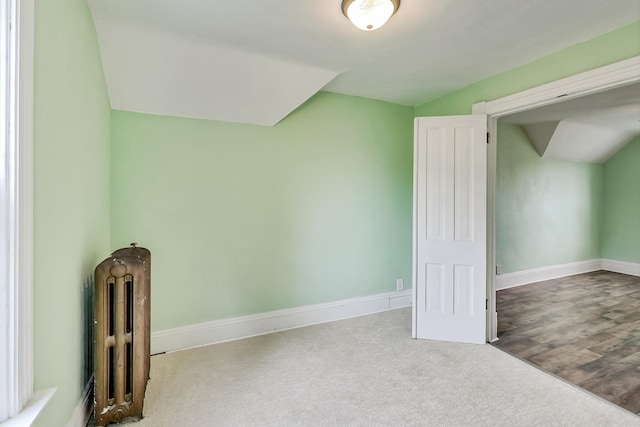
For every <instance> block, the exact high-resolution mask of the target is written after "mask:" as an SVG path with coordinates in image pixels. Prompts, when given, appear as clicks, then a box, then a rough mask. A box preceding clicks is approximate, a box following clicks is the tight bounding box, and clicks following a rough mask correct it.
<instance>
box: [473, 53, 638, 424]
mask: <svg viewBox="0 0 640 427" xmlns="http://www.w3.org/2000/svg"><path fill="white" fill-rule="evenodd" d="M634 67H635V70H636V71H635V73H636V75H635V76H629V75H628V74H626V72H625V71H624V70H625V69H626V70H628V69H632V68H634ZM604 69H606V70H604ZM604 69H598V70H594V71H591V72H588V73H583V74H581V75H578V76H574V77H572V78H569V79H564V80H562V81H559V82H555V83H552V84H550V85H545V86H542V87H540V88H535V89H532V90H530V91H525V92H523V93H521V94H516V95H513V96H511V97H507V98H504V99H501V100H497V101H493V102H490V103H482V104H477V105H475V106H474V113H487V114H488V119H489V128H490V129H491V142H492V144H490V147H489V151H490V152H489V159H488V161H489V174H488V181H489V189H488V190H489V200H488V210H489V213H488V227H489V229H490V232H489V236H488V254H489V262H488V268H487V270H488V272H489V273H488V278H487V284H488V292H487V295H488V297H489V300H490V302H489V306H490V307H491V309H490V310H489V311H488V315H487V326H488V330H489V333H488V336H487V340H488V341H493V342H494V344H495V345H496V346H497V347H501V348H503V349H505V350H506V351H507V352H510V353H511V354H513V355H515V356H516V357H518V358H521V359H523V360H526V361H528V362H529V363H532V364H534V365H536V366H538V367H540V368H541V369H543V370H545V371H547V372H550V373H552V374H555V375H558V376H560V377H561V378H564V379H565V380H567V381H569V382H572V383H574V384H576V385H578V386H581V387H583V388H585V389H587V390H589V391H591V392H593V393H594V394H597V395H600V396H601V397H603V398H605V399H607V400H610V401H612V402H613V403H615V404H618V405H619V406H622V407H625V408H627V409H629V410H631V411H632V412H634V413H636V414H640V375H637V378H636V375H635V373H634V372H631V371H633V370H634V369H635V368H634V367H635V366H637V363H638V360H635V359H634V360H633V361H632V360H631V359H633V358H634V357H640V353H639V352H638V351H637V349H638V346H639V344H640V341H638V339H639V338H640V337H638V336H636V335H637V334H634V332H633V331H635V330H636V329H637V321H638V320H639V319H636V318H628V316H632V317H633V316H634V315H635V313H637V311H638V307H640V278H639V277H636V276H640V271H638V272H635V269H639V270H640V265H638V263H637V260H635V258H634V259H633V260H631V261H633V262H631V263H625V262H624V260H623V261H622V262H620V261H616V260H608V259H605V260H603V259H601V256H600V253H601V252H600V245H601V242H600V238H601V235H602V234H603V233H604V232H605V231H606V232H610V230H602V232H601V230H600V229H599V228H598V227H599V226H600V224H601V223H603V221H602V218H600V215H601V214H602V206H603V197H604V196H603V192H604V193H605V194H606V192H607V191H610V190H609V189H608V188H603V187H607V184H606V180H604V179H603V173H604V172H603V169H604V170H607V167H606V166H603V165H602V164H603V163H605V162H607V161H608V159H609V158H614V157H616V154H615V153H616V152H619V154H618V155H617V157H621V158H623V159H624V158H625V157H627V156H628V154H629V153H627V151H629V150H631V151H633V150H636V149H635V148H625V145H626V144H627V143H629V142H630V143H629V145H634V146H639V147H640V138H639V137H638V134H639V133H640V125H639V124H638V120H637V118H638V117H639V114H638V111H640V84H638V81H640V74H639V73H638V70H640V61H639V58H632V59H630V60H627V61H623V62H621V63H617V64H613V65H612V66H609V67H604ZM603 71H606V72H603ZM589 76H591V77H593V79H591V78H589ZM580 81H582V82H588V83H587V84H586V85H584V86H583V87H582V88H580V89H579V90H576V91H572V90H569V89H572V88H573V86H572V85H573V84H576V83H577V84H580ZM536 96H538V98H536ZM543 98H544V99H543ZM627 104H628V105H627ZM540 106H547V107H545V108H538V107H540ZM629 106H631V108H632V110H633V111H632V113H631V116H630V117H631V120H629V123H630V127H631V129H630V132H631V133H632V132H635V135H634V134H627V135H626V136H625V137H624V138H623V139H625V140H624V141H622V140H621V139H620V138H618V140H617V141H614V142H615V143H613V145H610V146H608V147H603V144H593V147H591V148H590V145H589V143H588V141H587V142H586V143H585V141H586V140H594V141H595V140H596V139H599V140H603V139H606V138H605V135H603V134H598V132H597V130H598V126H594V125H597V124H598V120H600V119H601V123H600V124H608V125H612V122H613V121H615V120H616V117H615V115H613V114H611V111H612V109H614V110H615V109H617V112H616V114H617V115H618V116H619V115H620V114H619V113H620V112H621V109H622V107H625V108H626V107H629ZM604 107H608V108H609V110H610V111H609V114H605V115H604V116H601V117H600V119H599V118H598V117H597V116H598V115H597V114H594V111H595V110H597V109H599V110H602V109H603V108H604ZM568 111H571V113H568ZM561 113H562V114H565V115H567V116H566V117H559V116H558V114H561ZM554 114H555V116H553V115H554ZM580 114H582V115H583V116H585V115H586V116H588V117H589V119H590V121H591V123H589V122H588V121H587V122H585V121H584V120H582V121H581V120H579V119H578V118H577V116H579V115H580ZM563 120H564V122H563ZM612 127H614V128H616V127H617V129H618V130H619V131H624V130H625V129H624V128H625V125H623V124H622V123H617V124H616V125H615V126H612ZM578 128H582V130H587V134H584V133H583V135H582V136H581V137H580V136H578V137H576V136H575V135H578V134H579V133H580V132H578V133H575V132H574V133H572V132H573V131H577V130H578ZM567 135H574V136H573V137H569V138H567ZM563 137H564V141H563ZM505 140H509V141H505ZM636 140H637V141H636ZM571 141H573V142H574V143H575V142H576V141H578V142H579V143H580V144H581V145H579V146H575V145H574V146H571ZM501 143H502V144H503V145H502V146H501V145H500V144H501ZM510 143H513V144H514V145H507V144H510ZM616 144H617V145H616ZM592 148H593V149H592ZM634 152H635V151H634ZM545 157H546V159H547V162H548V164H547V165H543V159H545ZM523 159H525V161H524V167H523V163H522V160H523ZM527 159H528V161H529V162H528V163H527ZM548 159H554V160H548ZM514 160H520V163H518V161H514ZM510 161H511V163H508V162H510ZM612 161H613V160H612ZM531 162H533V163H531ZM562 162H567V165H568V166H567V167H568V168H569V169H572V168H573V172H575V173H574V175H576V174H577V175H580V179H583V182H582V184H579V187H580V189H577V188H576V187H574V188H573V190H571V189H569V190H567V187H571V185H573V184H576V182H571V178H570V177H569V175H571V173H569V175H567V173H566V172H567V169H566V167H565V168H564V172H562V171H561V170H562V169H563V166H566V165H563V164H562ZM620 162H621V161H620V160H617V163H620ZM589 163H591V164H589ZM544 166H550V167H551V168H552V170H551V172H550V173H551V175H552V176H540V175H537V176H536V175H535V174H532V170H534V169H536V168H538V169H544ZM510 168H511V169H510ZM553 168H556V169H558V168H559V170H560V172H559V171H558V170H556V171H555V172H558V173H556V174H555V175H554V171H553ZM613 168H614V167H613V166H612V167H610V168H609V169H613ZM636 168H637V166H636ZM517 169H524V170H525V171H524V174H525V176H522V173H523V171H518V170H517ZM518 172H520V173H521V176H518ZM538 172H539V171H538ZM527 173H528V174H529V176H526V174H527ZM599 183H600V184H599ZM629 184H631V183H629ZM598 185H600V187H598ZM505 189H507V190H508V191H507V192H509V191H511V193H512V196H510V197H511V199H508V197H509V196H507V200H505V198H504V197H502V196H504V194H501V193H500V191H503V192H504V191H505ZM563 190H564V193H563ZM633 190H634V191H635V192H640V188H638V187H637V184H636V186H635V188H634V189H633ZM567 191H568V192H567ZM581 191H582V192H583V194H580V192H581ZM576 193H578V194H576ZM525 194H529V195H530V196H532V198H531V199H530V200H526V197H525V196H524V195H525ZM584 201H586V202H587V203H582V205H581V202H584ZM607 203H608V202H607ZM572 204H573V205H572ZM553 205H555V206H557V207H560V208H562V206H564V205H572V206H573V207H574V208H577V207H579V206H581V207H582V209H586V212H585V214H584V215H582V216H581V217H578V219H574V220H573V221H567V218H563V221H564V224H565V225H564V226H559V225H558V224H556V223H545V222H544V220H545V219H547V218H544V217H545V216H547V217H548V216H551V217H553V215H546V214H549V213H550V212H545V210H547V211H548V210H552V209H553V207H554V206H553ZM636 209H637V208H636ZM607 214H610V213H607ZM638 215H640V212H638V213H636V218H637V217H638ZM560 216H562V215H560ZM574 218H575V217H574ZM556 219H557V218H556ZM511 220H515V221H516V222H510V221H511ZM609 222H611V221H609ZM505 224H506V226H505ZM502 226H505V228H503V229H501V228H500V227H502ZM609 228H610V227H609ZM541 230H542V231H541ZM545 231H550V232H549V233H546V235H545V236H541V235H542V234H545V233H544V232H545ZM576 231H577V232H578V233H577V234H573V235H571V234H572V233H574V232H576ZM580 232H582V234H580ZM527 233H529V234H528V241H527V242H525V244H524V245H521V246H518V245H516V247H510V248H509V249H508V250H506V246H507V245H508V243H509V242H510V241H513V239H517V238H518V235H519V234H521V235H524V236H525V238H526V237H527ZM567 233H568V234H567ZM520 237H522V236H520ZM545 239H550V240H545ZM605 239H606V238H605ZM589 240H590V241H589ZM526 245H529V246H530V247H529V248H528V250H527V249H526V248H525V246H526ZM578 248H581V249H578ZM532 249H534V250H536V249H537V250H538V251H541V252H542V253H539V254H537V255H535V252H534V251H532ZM580 250H582V251H583V253H577V252H579V251H580ZM562 251H565V254H564V255H563V254H561V253H560V252H562ZM610 252H611V251H609V253H610ZM532 254H533V255H532ZM603 254H604V255H603V257H608V256H609V255H608V253H605V252H604V251H603ZM576 258H577V259H579V260H581V261H580V262H575V261H572V260H575V259H576ZM623 258H624V257H623ZM632 258H633V257H632ZM550 259H555V260H558V261H556V262H549V260H550ZM567 261H569V262H567ZM549 264H552V265H549ZM603 264H605V265H603ZM603 268H604V269H606V270H612V271H614V273H612V272H607V271H596V272H593V273H586V272H590V271H594V270H602V269H603ZM615 271H618V272H620V273H631V274H632V275H631V276H627V275H624V274H619V273H615ZM501 273H506V274H501ZM577 273H584V274H582V275H579V276H572V277H566V276H569V275H572V274H577ZM633 274H635V275H636V276H633ZM541 280H543V281H544V280H546V281H544V282H542V283H538V284H536V285H535V286H532V287H528V286H524V287H515V286H519V285H524V284H528V283H533V282H539V281H541ZM580 283H582V285H581V284H580ZM500 289H504V290H502V291H500V296H499V297H498V296H497V291H498V290H500ZM576 292H577V293H576ZM607 296H609V297H610V298H607ZM624 303H631V304H632V307H631V308H629V307H626V308H625V307H624V306H623V305H624ZM633 304H636V305H633ZM634 307H635V308H634ZM501 309H503V310H504V311H503V312H502V313H501V317H500V320H499V319H498V312H499V311H500V310H501ZM571 310H573V312H572V311H571ZM580 316H585V317H584V318H582V319H581V318H580ZM589 316H595V318H594V317H589ZM498 322H501V323H500V324H498ZM518 322H520V323H518ZM563 322H564V323H563ZM498 332H500V334H504V338H503V340H502V342H500V341H497V340H498V339H499V338H500V336H499V335H498ZM514 336H516V338H515V339H514ZM634 340H635V341H634ZM495 341H497V342H495ZM629 357H630V358H631V359H628V360H627V359H626V358H629ZM625 360H626V361H627V362H629V363H630V364H629V366H630V368H629V369H630V370H631V371H629V370H627V371H625V369H624V366H627V365H625ZM629 372H631V373H632V374H634V375H630V374H629Z"/></svg>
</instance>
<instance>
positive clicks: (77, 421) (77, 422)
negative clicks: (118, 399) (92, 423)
mask: <svg viewBox="0 0 640 427" xmlns="http://www.w3.org/2000/svg"><path fill="white" fill-rule="evenodd" d="M92 396H93V375H91V378H90V379H89V382H88V383H87V385H86V386H85V387H84V390H83V392H82V397H81V398H80V402H78V404H77V405H76V407H75V409H74V410H73V413H72V414H71V418H70V419H69V422H68V423H67V427H87V423H88V422H89V418H91V411H92V410H93V402H92V399H91V398H92Z"/></svg>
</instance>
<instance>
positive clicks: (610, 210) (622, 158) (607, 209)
mask: <svg viewBox="0 0 640 427" xmlns="http://www.w3.org/2000/svg"><path fill="white" fill-rule="evenodd" d="M603 175H604V190H603V204H602V257H603V258H608V259H614V260H618V261H626V262H635V263H640V137H639V138H636V139H634V140H633V141H631V142H630V143H629V144H627V145H626V146H625V147H624V148H622V150H620V151H618V152H617V153H616V154H615V155H614V156H613V157H611V158H610V159H609V160H607V162H606V163H605V164H604V171H603Z"/></svg>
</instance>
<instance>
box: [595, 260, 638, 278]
mask: <svg viewBox="0 0 640 427" xmlns="http://www.w3.org/2000/svg"><path fill="white" fill-rule="evenodd" d="M602 269H603V270H607V271H613V272H614V273H622V274H628V275H630V276H640V263H636V262H626V261H617V260H615V259H606V258H605V259H603V260H602Z"/></svg>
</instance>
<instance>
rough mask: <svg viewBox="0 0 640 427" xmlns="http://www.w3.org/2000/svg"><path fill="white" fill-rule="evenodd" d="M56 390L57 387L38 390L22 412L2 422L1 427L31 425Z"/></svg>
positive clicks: (27, 426) (24, 426) (26, 426)
mask: <svg viewBox="0 0 640 427" xmlns="http://www.w3.org/2000/svg"><path fill="white" fill-rule="evenodd" d="M55 392H56V389H55V388H48V389H46V390H36V391H35V392H34V393H33V396H32V397H31V399H30V400H29V402H27V405H26V406H25V407H24V409H23V410H22V412H20V413H19V414H18V415H16V416H15V417H13V418H9V419H8V420H6V421H5V422H3V423H0V427H30V426H31V425H32V424H33V422H34V421H35V420H36V418H37V417H38V415H39V414H40V412H42V410H43V409H44V407H45V406H46V404H47V402H49V400H51V398H52V397H53V394H54V393H55Z"/></svg>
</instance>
